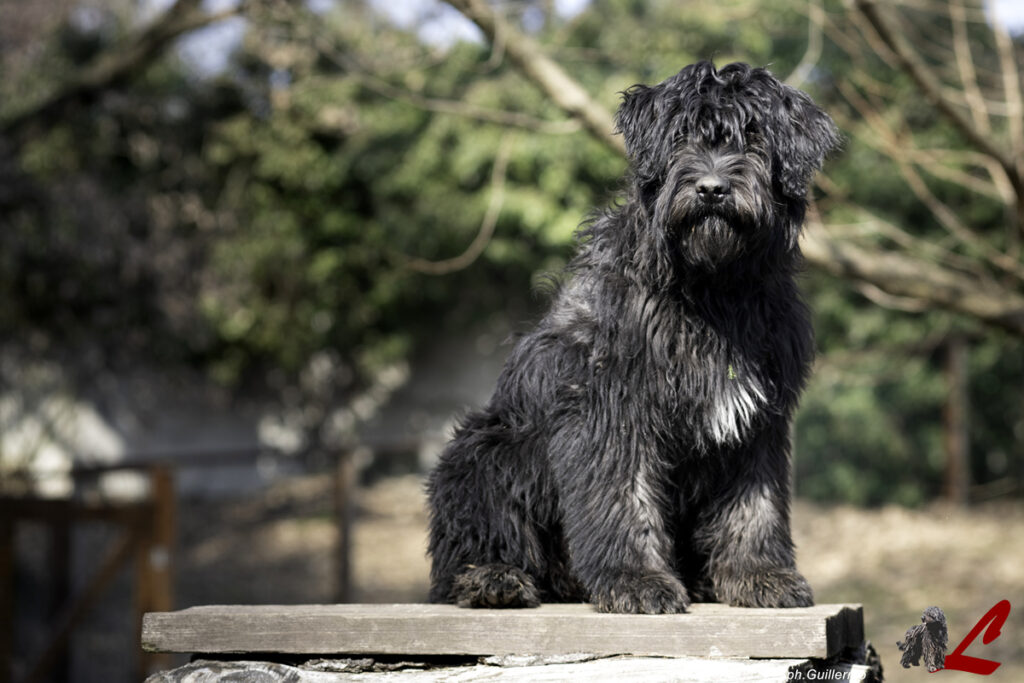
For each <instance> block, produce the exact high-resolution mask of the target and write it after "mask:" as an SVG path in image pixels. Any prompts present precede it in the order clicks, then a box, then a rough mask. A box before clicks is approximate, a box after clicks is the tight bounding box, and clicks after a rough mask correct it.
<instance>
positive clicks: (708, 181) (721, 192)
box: [697, 173, 730, 202]
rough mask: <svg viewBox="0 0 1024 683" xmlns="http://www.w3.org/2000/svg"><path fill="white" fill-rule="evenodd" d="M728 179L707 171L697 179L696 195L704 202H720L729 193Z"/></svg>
mask: <svg viewBox="0 0 1024 683" xmlns="http://www.w3.org/2000/svg"><path fill="white" fill-rule="evenodd" d="M729 189H730V188H729V181H728V180H726V179H725V178H723V177H722V176H718V175H714V174H712V173H709V174H708V175H706V176H702V177H701V178H698V179H697V196H699V197H700V198H701V199H703V200H704V201H706V202H720V201H722V200H723V199H724V198H725V196H726V195H727V194H729Z"/></svg>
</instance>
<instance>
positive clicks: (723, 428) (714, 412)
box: [707, 366, 768, 444]
mask: <svg viewBox="0 0 1024 683" xmlns="http://www.w3.org/2000/svg"><path fill="white" fill-rule="evenodd" d="M708 398H709V405H708V407H707V411H708V412H707V427H708V431H709V433H710V436H711V439H712V440H713V441H715V442H716V443H720V444H725V443H735V442H737V441H739V440H740V436H741V434H742V433H743V432H744V431H746V429H747V427H748V426H749V425H750V422H751V420H753V418H754V415H755V414H756V413H757V411H758V409H759V408H761V407H762V406H764V405H765V403H767V400H768V399H767V396H766V395H765V391H764V387H762V386H761V382H760V381H758V379H757V377H756V376H754V374H753V373H749V372H739V373H736V372H734V371H733V369H732V366H729V377H727V378H726V379H725V381H724V382H723V383H722V388H721V391H719V392H716V393H715V394H714V395H712V396H710V397H708Z"/></svg>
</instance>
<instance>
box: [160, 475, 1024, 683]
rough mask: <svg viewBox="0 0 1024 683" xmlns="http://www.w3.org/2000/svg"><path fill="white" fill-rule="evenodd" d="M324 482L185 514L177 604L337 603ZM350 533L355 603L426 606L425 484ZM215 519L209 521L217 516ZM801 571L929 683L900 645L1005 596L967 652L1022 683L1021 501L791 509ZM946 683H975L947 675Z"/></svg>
mask: <svg viewBox="0 0 1024 683" xmlns="http://www.w3.org/2000/svg"><path fill="white" fill-rule="evenodd" d="M329 486H330V484H329V482H328V481H327V479H325V478H321V477H306V478H299V479H291V480H287V481H282V482H281V483H279V484H278V485H275V486H274V487H273V488H272V489H271V490H270V491H269V492H268V493H267V495H266V496H264V497H262V498H259V499H253V500H248V501H240V502H235V503H233V504H229V505H223V506H216V508H217V509H214V508H212V507H211V509H209V510H200V509H193V510H191V511H188V514H187V515H186V514H185V512H186V511H185V510H183V515H182V516H183V518H186V519H190V520H192V521H191V522H190V524H189V526H187V527H185V528H184V529H183V537H182V550H183V554H182V557H181V562H180V565H179V602H180V603H181V606H186V605H191V604H201V603H224V602H278V603H281V602H284V603H291V602H323V601H330V600H332V598H333V590H334V585H335V584H334V582H333V579H332V576H333V565H332V563H331V552H332V548H333V544H334V542H335V532H334V529H333V527H332V525H331V522H330V517H329V512H330V507H329V505H330V502H329V501H330V488H329ZM356 512H357V517H356V522H355V526H354V529H353V547H352V557H353V567H352V577H353V584H354V585H353V588H354V595H353V598H354V600H355V601H358V602H408V601H422V600H424V599H425V597H426V591H427V574H428V570H429V565H428V562H427V559H426V557H425V553H424V550H425V534H426V531H425V529H426V515H425V512H424V504H423V493H422V482H421V480H420V479H419V478H418V477H415V476H404V477H396V478H390V479H384V480H381V481H378V482H376V483H375V484H372V485H370V486H367V487H364V488H361V489H360V490H359V491H358V494H357V500H356ZM217 518H219V520H220V521H221V522H222V523H221V524H215V525H211V524H210V521H212V520H213V519H217ZM793 526H794V536H795V540H796V543H797V548H798V563H799V566H800V568H801V570H802V571H803V572H804V574H805V575H806V576H807V578H808V580H809V581H810V582H811V585H812V586H814V589H815V594H816V599H817V602H819V603H835V602H842V603H862V604H863V605H864V614H865V622H866V624H865V625H866V630H867V636H868V638H869V639H870V640H871V641H872V642H873V643H874V644H875V646H876V648H877V650H878V652H879V654H880V655H881V657H882V662H883V664H884V666H885V674H886V680H888V681H894V682H896V683H899V682H901V681H908V682H909V681H916V680H924V679H923V677H924V676H927V672H926V671H924V670H923V669H921V668H913V669H909V670H904V669H902V668H901V667H900V666H899V651H898V650H897V648H896V641H897V640H899V639H900V638H901V637H902V635H903V633H904V631H905V630H906V629H907V628H909V627H910V626H913V625H914V624H916V623H918V621H919V619H920V615H921V612H922V610H924V608H926V607H928V606H930V605H938V606H940V607H941V608H942V609H943V610H944V611H945V613H946V617H947V619H948V623H949V638H950V650H952V649H953V648H954V647H955V646H956V645H957V644H959V642H960V641H961V640H962V639H963V638H964V637H965V636H966V635H967V633H968V632H969V631H970V630H971V628H972V627H973V626H974V624H975V623H976V622H977V621H978V620H979V619H980V618H981V617H982V616H983V615H984V614H985V613H986V612H987V611H988V610H989V609H990V608H991V607H992V606H993V605H995V604H996V603H997V602H998V601H1000V600H1002V599H1008V600H1010V602H1011V604H1012V605H1013V610H1012V611H1011V614H1010V619H1009V621H1008V622H1007V623H1006V624H1005V625H1004V626H1003V628H1002V635H1001V636H1000V637H999V638H997V639H996V640H995V641H994V642H991V643H990V644H987V645H986V644H983V643H982V638H981V637H979V638H978V639H977V640H976V641H975V643H974V644H973V645H972V646H971V648H970V649H969V650H968V651H967V654H970V655H972V656H977V657H985V658H987V659H993V660H996V661H1001V662H1003V666H1002V667H1001V668H1000V669H999V670H998V671H996V672H995V674H993V676H992V677H990V679H989V680H994V681H999V680H1003V681H1020V680H1024V505H1022V504H1019V503H1015V504H1009V503H1006V504H1000V505H988V506H983V507H979V508H974V509H971V510H969V511H962V510H954V509H950V508H944V507H930V508H926V509H921V510H906V509H902V508H898V507H885V508H881V509H874V510H860V509H855V508H852V507H846V506H836V507H823V506H819V505H813V504H810V503H807V502H802V501H798V502H796V503H795V505H794V510H793ZM942 678H943V680H944V681H947V682H955V681H958V680H965V681H966V680H977V677H976V676H972V675H969V674H966V673H958V672H951V671H946V672H943V673H942Z"/></svg>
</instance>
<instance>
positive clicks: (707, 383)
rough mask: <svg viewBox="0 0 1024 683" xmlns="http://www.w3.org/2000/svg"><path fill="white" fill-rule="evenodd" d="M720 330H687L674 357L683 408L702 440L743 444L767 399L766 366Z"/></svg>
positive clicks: (765, 405) (686, 421) (690, 427)
mask: <svg viewBox="0 0 1024 683" xmlns="http://www.w3.org/2000/svg"><path fill="white" fill-rule="evenodd" d="M751 356H752V354H750V353H744V352H743V350H742V349H741V348H738V347H737V346H736V345H734V344H729V343H728V342H726V341H725V340H724V339H722V338H720V337H718V336H716V335H708V334H707V332H706V331H704V334H701V335H697V336H696V337H694V336H691V335H686V334H684V335H683V336H682V338H681V340H680V346H679V347H678V351H677V356H676V367H677V371H678V374H677V377H678V378H679V382H678V384H677V386H676V391H677V396H678V398H679V408H678V409H679V410H680V413H681V417H682V418H683V421H684V422H685V423H686V425H687V427H688V431H689V432H690V433H691V434H692V436H693V437H694V438H695V439H696V440H697V441H699V442H705V443H707V442H710V443H714V444H719V445H726V444H735V443H739V442H740V441H742V440H743V439H744V437H745V436H746V435H747V433H748V432H749V430H750V428H751V426H752V425H753V424H754V423H755V422H756V420H757V417H758V415H759V413H761V412H763V411H764V410H765V409H766V408H767V406H768V404H769V400H770V398H769V394H770V391H769V387H770V386H771V384H770V382H769V381H768V380H767V379H766V372H765V371H766V368H764V367H762V364H761V363H758V362H757V361H756V360H755V359H754V358H752V357H751Z"/></svg>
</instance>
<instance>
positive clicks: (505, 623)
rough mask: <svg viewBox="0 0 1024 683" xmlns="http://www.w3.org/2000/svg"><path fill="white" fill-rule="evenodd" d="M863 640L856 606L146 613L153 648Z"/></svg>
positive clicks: (636, 648)
mask: <svg viewBox="0 0 1024 683" xmlns="http://www.w3.org/2000/svg"><path fill="white" fill-rule="evenodd" d="M863 640H864V624H863V612H862V609H861V607H860V605H817V606H815V607H803V608H795V609H744V608H736V607H727V606H724V605H716V604H696V605H693V606H692V607H691V609H690V611H689V612H688V613H687V614H673V615H656V616H653V615H632V614H602V613H599V612H596V611H594V609H593V607H591V606H590V605H578V604H571V605H559V604H549V605H543V606H541V607H539V608H536V609H512V610H470V609H460V608H458V607H455V606H453V605H425V604H400V605H291V606H279V605H251V606H246V605H228V606H219V605H211V606H203V607H192V608H189V609H185V610H180V611H177V612H155V613H150V614H147V615H146V616H145V619H144V621H143V627H142V646H143V648H144V649H145V650H147V651H151V652H190V653H199V654H202V653H206V654H213V653H217V654H224V653H259V652H264V653H268V652H272V653H285V654H339V653H344V654H377V655H503V654H533V655H546V654H562V653H573V652H585V653H591V654H597V655H638V656H658V657H715V658H725V657H744V658H772V659H784V658H798V659H802V658H816V659H825V658H828V657H831V656H833V655H836V654H839V652H841V651H842V650H843V649H844V648H847V647H851V648H855V647H858V646H859V645H860V644H861V643H862V642H863Z"/></svg>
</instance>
